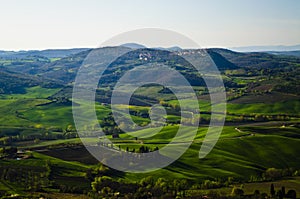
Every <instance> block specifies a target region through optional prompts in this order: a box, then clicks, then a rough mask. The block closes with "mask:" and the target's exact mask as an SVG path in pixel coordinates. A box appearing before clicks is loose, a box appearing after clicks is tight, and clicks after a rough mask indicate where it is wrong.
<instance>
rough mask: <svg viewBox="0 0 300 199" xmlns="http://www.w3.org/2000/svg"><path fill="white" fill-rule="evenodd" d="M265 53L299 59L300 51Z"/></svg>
mask: <svg viewBox="0 0 300 199" xmlns="http://www.w3.org/2000/svg"><path fill="white" fill-rule="evenodd" d="M267 53H270V54H273V55H286V56H295V57H300V50H296V51H269V52H267Z"/></svg>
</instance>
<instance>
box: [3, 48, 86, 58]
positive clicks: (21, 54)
mask: <svg viewBox="0 0 300 199" xmlns="http://www.w3.org/2000/svg"><path fill="white" fill-rule="evenodd" d="M86 50H89V48H74V49H49V50H29V51H0V58H4V59H24V58H28V57H36V56H38V57H46V58H63V57H67V56H70V55H73V54H77V53H79V52H82V51H86Z"/></svg>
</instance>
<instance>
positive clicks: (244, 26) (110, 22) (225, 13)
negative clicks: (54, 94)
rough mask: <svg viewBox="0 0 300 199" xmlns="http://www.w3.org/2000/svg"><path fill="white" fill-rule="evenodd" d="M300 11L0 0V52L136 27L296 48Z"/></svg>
mask: <svg viewBox="0 0 300 199" xmlns="http://www.w3.org/2000/svg"><path fill="white" fill-rule="evenodd" d="M299 10H300V1H299V0H251V1H250V0H203V1H202V0H0V25H1V29H0V50H29V49H31V50H33V49H50V48H78V47H97V46H99V45H100V44H101V43H102V42H104V41H106V40H108V39H110V38H111V37H113V36H115V35H118V34H120V33H123V32H126V31H131V30H135V29H140V28H161V29H168V30H172V31H176V32H178V33H180V34H183V35H185V36H187V37H189V38H191V39H192V40H194V41H195V42H197V43H198V44H199V45H200V46H201V47H238V46H254V45H296V44H300V11H299ZM174 45H176V44H174Z"/></svg>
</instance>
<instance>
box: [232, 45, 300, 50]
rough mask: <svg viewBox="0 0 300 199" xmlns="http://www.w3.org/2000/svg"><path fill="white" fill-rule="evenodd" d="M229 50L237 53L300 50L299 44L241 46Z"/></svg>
mask: <svg viewBox="0 0 300 199" xmlns="http://www.w3.org/2000/svg"><path fill="white" fill-rule="evenodd" d="M230 49H231V50H234V51H238V52H265V51H298V50H300V44H299V45H294V46H284V45H278V46H242V47H232V48H230Z"/></svg>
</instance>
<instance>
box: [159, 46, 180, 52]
mask: <svg viewBox="0 0 300 199" xmlns="http://www.w3.org/2000/svg"><path fill="white" fill-rule="evenodd" d="M153 49H157V50H167V51H171V52H175V51H181V50H183V49H182V48H180V47H178V46H173V47H169V48H163V47H155V48H153Z"/></svg>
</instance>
